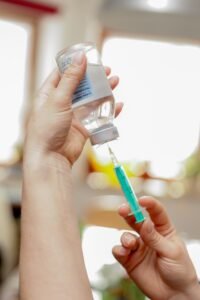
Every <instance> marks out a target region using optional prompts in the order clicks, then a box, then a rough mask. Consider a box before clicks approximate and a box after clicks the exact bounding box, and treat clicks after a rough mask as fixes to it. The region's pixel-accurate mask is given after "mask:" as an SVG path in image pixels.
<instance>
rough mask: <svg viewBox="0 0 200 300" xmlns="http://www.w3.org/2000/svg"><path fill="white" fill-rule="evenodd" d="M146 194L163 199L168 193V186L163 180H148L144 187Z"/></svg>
mask: <svg viewBox="0 0 200 300" xmlns="http://www.w3.org/2000/svg"><path fill="white" fill-rule="evenodd" d="M143 189H144V192H145V193H147V194H149V195H153V196H156V197H163V196H165V195H166V193H167V184H166V182H164V181H162V180H155V179H154V180H153V179H148V180H146V181H145V182H144V185H143Z"/></svg>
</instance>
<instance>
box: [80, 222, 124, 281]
mask: <svg viewBox="0 0 200 300" xmlns="http://www.w3.org/2000/svg"><path fill="white" fill-rule="evenodd" d="M119 239H120V237H119V231H118V230H117V229H112V228H105V227H97V226H91V227H87V228H86V229H85V230H84V232H83V239H82V247H83V255H84V259H85V264H86V268H87V272H88V276H89V279H90V280H92V281H95V280H97V276H98V275H97V272H98V271H99V270H100V269H101V268H102V267H103V266H104V265H105V264H113V263H115V259H114V257H113V255H112V248H113V246H114V245H117V244H118V243H119ZM105 241H106V243H105Z"/></svg>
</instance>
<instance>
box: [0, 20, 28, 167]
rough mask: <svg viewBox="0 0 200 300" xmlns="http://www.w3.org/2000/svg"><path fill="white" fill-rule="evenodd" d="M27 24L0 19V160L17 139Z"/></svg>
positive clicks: (5, 159) (6, 158)
mask: <svg viewBox="0 0 200 300" xmlns="http://www.w3.org/2000/svg"><path fill="white" fill-rule="evenodd" d="M30 33H31V26H30V25H29V24H27V23H21V22H15V21H8V20H3V19H0V39H1V47H0V66H1V67H0V83H1V84H0V143H1V146H0V162H1V163H2V162H8V161H10V160H12V158H13V155H14V147H15V145H16V143H17V141H18V139H19V138H20V132H21V130H20V129H21V123H20V117H21V113H22V105H23V100H24V95H25V92H26V84H27V81H26V75H27V74H26V71H27V70H26V64H27V58H28V56H27V51H28V43H29V36H30Z"/></svg>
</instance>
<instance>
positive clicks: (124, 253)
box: [112, 246, 131, 265]
mask: <svg viewBox="0 0 200 300" xmlns="http://www.w3.org/2000/svg"><path fill="white" fill-rule="evenodd" d="M112 254H113V256H114V257H115V258H116V260H117V261H118V262H119V263H120V264H122V265H125V264H126V262H127V261H128V259H129V255H130V254H131V250H130V249H127V248H124V247H123V246H114V247H113V249H112Z"/></svg>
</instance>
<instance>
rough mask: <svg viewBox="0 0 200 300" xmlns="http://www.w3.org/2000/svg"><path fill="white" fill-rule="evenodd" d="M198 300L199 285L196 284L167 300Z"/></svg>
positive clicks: (199, 293)
mask: <svg viewBox="0 0 200 300" xmlns="http://www.w3.org/2000/svg"><path fill="white" fill-rule="evenodd" d="M191 299H192V300H200V284H199V283H198V282H196V283H195V284H194V285H192V286H190V287H188V288H187V289H186V290H185V291H184V292H180V293H177V294H175V295H174V296H173V297H171V298H170V299H169V300H191Z"/></svg>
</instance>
